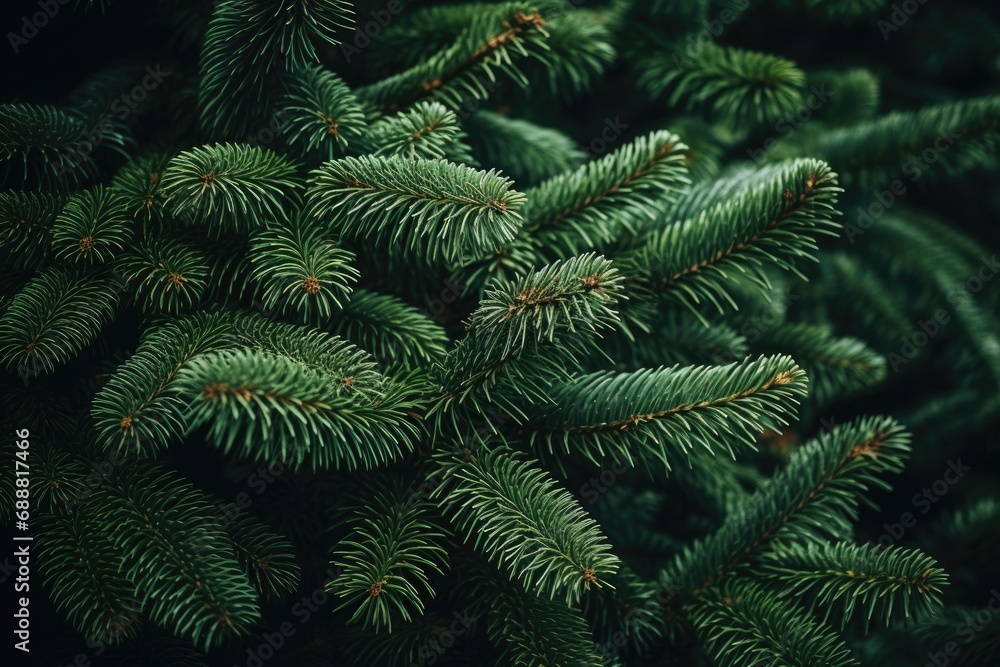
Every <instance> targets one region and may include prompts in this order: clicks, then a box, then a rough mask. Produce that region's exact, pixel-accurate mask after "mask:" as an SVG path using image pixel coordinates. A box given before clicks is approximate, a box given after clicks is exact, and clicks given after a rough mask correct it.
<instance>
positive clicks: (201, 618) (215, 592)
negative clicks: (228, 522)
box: [88, 468, 260, 648]
mask: <svg viewBox="0 0 1000 667" xmlns="http://www.w3.org/2000/svg"><path fill="white" fill-rule="evenodd" d="M178 499H180V500H179V501H178ZM88 509H89V510H90V511H91V512H92V516H93V517H94V520H95V521H98V522H101V523H102V524H104V525H108V524H111V525H116V526H120V530H118V531H117V532H115V533H114V534H113V535H110V536H108V539H109V540H110V541H111V548H112V549H113V551H114V553H116V554H118V557H119V558H121V559H123V561H124V563H127V564H128V567H127V568H125V575H126V577H127V578H128V581H129V582H130V583H131V584H132V585H134V586H135V588H136V590H137V591H138V592H139V597H138V602H139V603H140V604H141V605H142V609H143V610H144V611H145V612H146V613H148V614H149V617H150V619H151V620H153V621H155V622H156V623H159V624H163V625H165V626H167V627H171V628H174V632H176V633H177V634H180V635H184V636H187V637H190V638H191V639H192V640H193V641H194V643H195V644H196V645H197V646H200V647H202V648H204V647H208V646H212V645H215V644H218V643H221V642H222V641H224V640H225V639H226V638H227V637H232V636H239V635H242V634H244V633H246V632H247V631H248V630H249V628H250V627H251V626H252V624H253V623H255V622H256V621H257V620H258V619H259V618H260V609H259V608H258V605H257V601H256V595H255V593H254V590H253V588H252V587H251V586H250V582H249V580H248V579H247V576H246V575H245V574H243V572H241V571H240V569H239V567H238V565H237V563H236V561H235V558H234V557H233V556H231V555H230V554H229V553H227V550H226V549H227V545H228V540H227V539H226V536H225V533H223V532H222V531H221V530H220V529H219V528H218V527H217V523H215V520H214V518H213V515H212V508H211V506H210V505H209V504H208V502H207V501H206V500H205V499H203V498H201V497H200V496H199V495H198V494H197V492H196V491H195V490H194V489H193V488H192V487H191V486H190V485H189V484H187V483H185V482H182V481H180V480H178V479H176V478H175V477H174V476H172V475H170V474H166V473H163V472H162V471H160V470H158V469H156V468H150V469H148V470H142V471H134V474H133V475H127V476H125V478H124V479H123V480H122V481H121V482H120V483H118V482H117V481H110V482H109V483H106V484H104V485H102V486H101V487H100V488H99V489H98V490H97V491H96V492H95V493H94V494H93V496H92V500H91V501H90V502H89V503H88Z"/></svg>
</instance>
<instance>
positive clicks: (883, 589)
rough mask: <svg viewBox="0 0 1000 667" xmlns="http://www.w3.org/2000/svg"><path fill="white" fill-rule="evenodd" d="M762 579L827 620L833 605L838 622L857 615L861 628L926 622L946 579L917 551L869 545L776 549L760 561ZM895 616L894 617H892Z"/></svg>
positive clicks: (819, 545) (823, 545)
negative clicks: (875, 622)
mask: <svg viewBox="0 0 1000 667" xmlns="http://www.w3.org/2000/svg"><path fill="white" fill-rule="evenodd" d="M760 566H761V571H762V573H763V575H764V579H765V580H768V581H769V582H770V584H771V585H776V586H777V588H778V589H779V590H780V591H781V594H782V595H783V596H785V597H789V598H793V599H797V600H798V601H802V600H803V598H806V599H808V600H810V604H811V607H812V608H813V609H819V608H821V609H825V610H826V612H825V614H824V620H826V619H829V618H830V615H831V612H832V610H833V609H834V608H835V605H834V603H835V602H841V603H842V605H841V606H842V607H843V612H842V613H843V616H842V619H841V620H842V623H841V625H843V624H844V623H846V622H847V619H848V618H850V617H851V616H852V615H853V614H854V613H855V612H857V613H858V614H863V615H864V617H865V623H866V624H867V623H868V622H869V621H871V619H872V617H873V616H879V617H881V619H882V620H883V621H884V622H885V624H886V625H888V624H889V622H890V621H891V620H892V619H893V616H894V615H895V616H903V617H905V618H913V617H917V618H927V617H930V616H931V615H932V613H933V612H934V611H936V607H939V606H940V605H941V586H943V585H944V584H946V583H947V580H948V577H947V575H945V574H944V572H943V571H942V570H941V568H939V567H937V563H935V562H934V559H933V558H930V557H929V556H927V555H925V554H923V553H922V552H920V551H915V550H910V549H899V548H896V547H888V548H885V549H883V548H880V547H877V546H871V545H853V544H846V543H839V544H809V545H804V546H803V545H776V546H775V547H774V548H773V549H772V550H771V551H769V552H768V553H766V554H764V555H763V556H762V557H761V559H760ZM894 612H895V614H894Z"/></svg>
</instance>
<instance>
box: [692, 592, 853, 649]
mask: <svg viewBox="0 0 1000 667" xmlns="http://www.w3.org/2000/svg"><path fill="white" fill-rule="evenodd" d="M692 618H693V620H694V623H695V626H696V627H697V628H698V633H699V635H700V636H701V637H702V639H703V641H704V642H705V643H706V644H708V648H709V651H710V653H711V654H712V656H713V657H714V658H715V660H717V661H718V664H719V665H722V666H724V667H755V666H756V665H760V664H773V665H787V666H788V667H814V666H815V665H827V666H829V667H854V666H856V665H859V664H860V663H859V662H858V661H857V660H855V659H854V658H853V657H852V656H851V653H850V651H849V650H848V649H847V647H846V646H845V645H844V641H843V640H842V639H841V638H840V637H838V636H837V634H836V633H834V632H833V630H831V629H829V628H827V627H824V626H822V625H820V624H819V623H817V622H816V621H815V620H814V619H813V618H812V617H810V616H808V615H805V614H803V613H802V610H801V609H799V608H798V607H796V606H794V605H793V604H790V603H788V602H785V601H782V600H780V599H778V600H776V599H775V598H774V596H772V595H770V594H768V592H767V591H765V590H763V589H761V588H760V587H759V586H757V585H756V584H753V583H743V582H741V583H740V585H736V584H732V585H728V586H726V587H724V588H723V590H722V591H719V592H713V593H711V594H708V595H706V599H705V600H703V601H702V602H701V603H700V604H699V605H698V608H697V610H696V611H695V612H694V613H693V615H692Z"/></svg>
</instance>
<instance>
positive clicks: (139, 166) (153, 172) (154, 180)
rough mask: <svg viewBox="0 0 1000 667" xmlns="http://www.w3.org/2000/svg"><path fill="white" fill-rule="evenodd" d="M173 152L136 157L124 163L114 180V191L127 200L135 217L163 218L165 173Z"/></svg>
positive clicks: (112, 187)
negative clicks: (162, 190)
mask: <svg viewBox="0 0 1000 667" xmlns="http://www.w3.org/2000/svg"><path fill="white" fill-rule="evenodd" d="M169 163H170V156H169V155H167V154H165V153H160V154H154V155H149V156H147V157H142V158H136V159H134V160H132V161H130V162H129V163H128V164H126V165H125V166H124V167H122V168H121V169H120V170H119V171H118V173H117V174H115V177H114V178H113V179H112V180H111V191H112V192H114V193H115V194H117V195H119V196H120V197H122V198H124V199H125V200H126V202H127V204H126V207H127V210H128V211H129V213H130V214H131V216H132V218H133V219H141V220H144V221H146V222H149V221H152V220H160V219H161V218H162V217H163V214H164V205H165V204H164V201H163V194H162V193H161V192H160V185H161V184H162V178H161V177H162V176H163V172H164V170H165V169H166V168H167V165H168V164H169Z"/></svg>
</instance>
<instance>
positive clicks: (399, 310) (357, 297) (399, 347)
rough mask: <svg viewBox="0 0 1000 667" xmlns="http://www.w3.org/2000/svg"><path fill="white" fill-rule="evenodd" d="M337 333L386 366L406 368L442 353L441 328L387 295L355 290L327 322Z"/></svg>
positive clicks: (442, 336) (437, 356) (441, 355)
mask: <svg viewBox="0 0 1000 667" xmlns="http://www.w3.org/2000/svg"><path fill="white" fill-rule="evenodd" d="M330 332H331V333H335V334H338V335H340V336H342V337H344V338H345V339H347V340H349V341H350V342H352V343H354V344H355V345H357V346H358V347H360V348H361V349H363V350H368V351H369V352H371V354H372V356H373V357H374V358H375V359H376V361H378V362H379V363H380V364H381V365H383V366H385V367H386V368H409V367H412V366H413V365H416V364H419V363H421V362H429V361H434V360H437V359H440V358H441V357H443V356H444V355H445V353H446V346H447V343H448V338H447V336H446V335H445V333H444V330H443V329H442V328H441V327H440V326H438V325H436V324H434V322H433V321H432V320H431V319H430V317H429V316H428V315H427V314H423V313H421V312H419V311H417V309H415V308H413V307H412V306H409V305H407V304H406V303H405V302H403V301H402V300H400V299H398V298H396V297H394V296H390V295H387V294H378V293H376V292H372V291H369V290H358V291H356V292H354V293H353V294H351V300H350V301H348V302H347V304H346V305H345V306H344V309H343V310H341V311H340V312H339V313H337V316H336V317H335V318H333V320H332V321H331V323H330Z"/></svg>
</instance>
